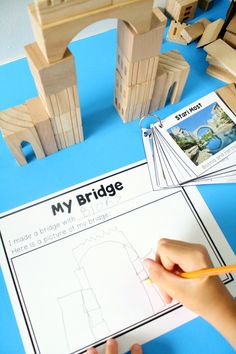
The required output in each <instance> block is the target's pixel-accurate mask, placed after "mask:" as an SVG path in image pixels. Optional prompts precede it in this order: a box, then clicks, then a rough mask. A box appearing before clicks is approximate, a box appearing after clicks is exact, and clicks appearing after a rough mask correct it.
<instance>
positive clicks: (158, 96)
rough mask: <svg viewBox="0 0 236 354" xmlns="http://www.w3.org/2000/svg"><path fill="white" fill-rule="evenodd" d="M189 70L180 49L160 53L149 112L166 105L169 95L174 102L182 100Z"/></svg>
mask: <svg viewBox="0 0 236 354" xmlns="http://www.w3.org/2000/svg"><path fill="white" fill-rule="evenodd" d="M189 70H190V66H189V64H188V63H187V62H186V60H185V59H184V58H183V56H182V55H181V54H180V53H179V51H178V50H171V51H170V52H167V53H163V54H161V55H160V57H159V65H158V70H157V77H156V81H155V86H154V91H153V96H152V100H151V104H150V107H149V113H151V112H154V111H156V110H157V109H159V108H162V107H164V106H165V105H166V103H167V99H168V96H170V102H171V103H172V104H173V103H176V102H178V101H179V100H180V97H181V95H182V92H183V89H184V86H185V84H186V81H187V78H188V74H189Z"/></svg>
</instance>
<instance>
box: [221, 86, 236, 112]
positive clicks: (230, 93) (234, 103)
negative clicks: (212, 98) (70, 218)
mask: <svg viewBox="0 0 236 354" xmlns="http://www.w3.org/2000/svg"><path fill="white" fill-rule="evenodd" d="M216 93H217V95H219V96H220V98H221V99H222V100H223V101H224V102H225V104H226V105H227V106H228V107H229V108H230V109H231V111H232V112H233V113H234V114H235V115H236V85H235V84H230V85H228V86H224V87H221V88H219V89H218V90H216Z"/></svg>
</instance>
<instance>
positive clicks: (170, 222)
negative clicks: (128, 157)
mask: <svg viewBox="0 0 236 354" xmlns="http://www.w3.org/2000/svg"><path fill="white" fill-rule="evenodd" d="M163 236H164V237H169V238H173V239H179V240H183V241H189V242H197V243H202V244H204V245H205V246H206V247H207V249H208V251H209V253H210V256H211V258H212V261H213V263H214V265H215V266H221V265H225V264H231V263H235V256H234V253H233V252H232V250H231V248H230V246H229V245H228V243H227V241H226V239H225V237H224V235H223V234H222V232H221V230H220V229H219V227H218V225H217V223H216V222H215V220H214V218H213V216H212V215H211V213H210V211H209V209H208V208H207V206H206V204H205V202H204V201H203V199H202V198H201V196H200V194H199V193H198V191H197V189H196V188H195V187H187V188H185V189H183V188H179V189H174V190H161V191H153V189H152V185H151V182H150V176H149V170H148V166H147V163H146V162H145V161H142V162H140V163H138V164H134V165H131V166H128V167H125V168H123V169H120V170H117V171H113V172H112V173H110V174H107V175H104V176H101V177H99V178H97V179H94V180H91V181H88V182H86V183H83V184H81V185H76V186H74V187H73V188H70V189H67V190H63V191H61V192H59V193H56V194H54V195H50V196H48V197H46V198H43V199H40V200H37V201H35V202H33V203H30V204H27V205H24V206H22V207H20V208H17V209H14V210H11V211H8V212H7V213H5V214H2V215H1V216H0V240H1V242H0V244H1V245H0V259H1V266H2V270H3V274H4V277H5V281H6V284H7V287H8V290H9V294H10V298H11V301H12V305H13V308H14V311H15V315H16V318H17V322H18V326H19V329H20V332H21V336H22V339H23V343H24V346H25V351H26V353H27V354H31V353H32V354H33V353H34V354H36V353H37V354H39V353H40V354H52V353H56V354H72V353H73V354H75V353H81V352H83V351H85V350H86V348H88V347H90V346H98V350H102V348H103V345H104V343H105V341H106V340H107V338H110V337H117V338H118V341H119V345H120V348H121V351H122V352H124V351H127V350H128V349H129V346H130V345H131V344H132V343H135V342H139V343H141V344H142V343H144V342H146V341H148V340H150V339H152V338H155V337H157V336H159V335H161V334H163V333H165V332H168V331H169V330H171V329H173V328H175V327H177V326H179V325H181V324H183V323H184V322H186V321H189V320H190V319H192V318H194V316H195V315H194V314H192V313H191V312H190V311H188V310H187V309H185V308H184V307H183V306H182V305H181V304H179V303H176V302H173V303H172V304H170V305H168V306H167V305H165V303H164V301H163V299H162V297H161V294H160V292H159V289H158V287H157V286H155V285H153V284H147V282H145V279H146V278H147V277H148V273H147V269H146V268H145V266H144V262H143V260H144V259H145V258H146V257H154V255H155V250H156V246H157V243H158V240H159V239H160V238H161V237H163ZM222 281H223V282H224V283H225V284H226V285H227V287H228V288H229V289H230V291H231V292H232V293H233V295H234V296H235V295H236V283H235V279H234V277H233V276H232V275H231V274H227V275H224V276H222Z"/></svg>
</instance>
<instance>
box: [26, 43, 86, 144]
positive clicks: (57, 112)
mask: <svg viewBox="0 0 236 354" xmlns="http://www.w3.org/2000/svg"><path fill="white" fill-rule="evenodd" d="M25 50H26V55H27V59H28V62H29V66H30V68H31V73H32V75H33V76H34V80H35V84H36V87H37V90H38V93H39V97H40V98H41V100H42V103H43V105H44V107H45V109H46V111H47V113H48V115H49V117H50V119H51V123H52V127H53V132H54V135H55V139H56V142H57V146H58V148H59V149H63V148H65V147H68V146H71V145H73V144H76V143H79V142H81V141H82V140H83V130H82V122H81V114H80V106H79V99H78V92H77V81H76V72H75V63H74V58H73V55H72V54H71V53H70V51H69V49H67V50H66V53H65V55H64V57H63V59H61V60H59V61H58V62H56V63H52V64H49V63H47V61H46V60H45V58H44V56H43V54H42V52H41V50H40V48H39V47H38V45H37V43H33V44H30V45H28V46H26V47H25Z"/></svg>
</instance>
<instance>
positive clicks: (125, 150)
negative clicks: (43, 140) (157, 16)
mask: <svg viewBox="0 0 236 354" xmlns="http://www.w3.org/2000/svg"><path fill="white" fill-rule="evenodd" d="M228 6H229V1H227V0H218V1H217V0H216V1H215V5H214V7H213V8H212V9H210V10H209V11H207V12H206V13H204V12H203V11H201V10H198V11H197V16H196V18H200V17H203V16H204V17H208V18H209V19H210V20H215V19H217V18H219V17H222V18H224V17H225V14H226V11H227V8H228ZM196 18H195V19H194V21H196ZM16 30H17V29H16ZM70 49H71V51H72V52H73V54H74V56H75V59H76V69H77V76H78V82H79V84H78V85H79V96H80V102H81V112H82V120H83V128H84V136H85V141H84V142H83V143H81V144H78V145H74V146H72V147H70V148H67V149H65V150H62V151H60V152H58V153H55V154H53V155H51V156H48V157H47V158H45V159H42V160H39V161H38V160H35V159H34V160H32V161H30V163H29V164H27V165H26V166H24V167H20V166H18V165H17V163H16V162H15V160H14V158H13V157H12V155H11V154H10V152H9V150H8V148H7V146H6V144H5V142H4V140H3V139H2V137H0V212H4V211H7V210H9V209H11V208H14V207H17V206H20V205H22V204H24V203H26V202H30V201H33V200H35V199H37V198H39V197H43V196H46V195H48V194H50V193H53V192H56V191H59V190H61V189H63V188H66V187H69V186H72V185H74V184H76V183H79V182H82V181H85V180H87V179H89V178H92V177H96V176H99V175H101V174H103V173H106V172H109V171H112V170H114V169H117V168H120V167H123V166H126V165H128V164H130V163H133V162H136V161H139V160H141V159H144V158H145V154H144V149H143V144H142V139H141V134H140V128H139V122H138V120H136V121H134V122H132V123H128V124H123V123H122V121H121V119H120V118H119V116H118V114H117V113H116V111H115V109H114V107H113V92H114V71H115V60H116V30H112V31H109V32H106V33H103V34H100V35H97V36H93V37H90V38H87V39H84V40H80V41H77V42H73V43H71V44H70ZM171 49H178V50H179V51H180V52H181V53H182V55H183V56H184V57H185V59H186V60H187V61H188V62H189V64H190V65H191V71H190V76H189V78H188V81H187V84H186V87H185V89H184V93H183V96H182V99H181V101H180V102H179V103H177V104H175V105H171V104H168V105H167V106H166V107H165V108H163V109H162V110H160V111H158V114H159V116H160V117H161V118H164V117H166V116H168V115H169V114H171V113H173V112H175V111H176V110H178V109H180V108H182V107H184V106H186V105H187V104H189V103H191V102H193V101H195V100H197V99H198V98H200V97H202V96H204V95H206V94H207V93H209V92H211V91H213V90H215V89H216V88H218V87H221V86H223V85H224V83H223V82H221V81H219V80H216V79H214V78H212V77H210V76H208V75H206V74H205V71H206V68H207V63H206V61H205V57H206V53H205V52H204V50H203V49H196V43H192V44H190V45H188V46H184V45H178V44H175V43H172V42H167V41H166V40H165V39H164V40H163V45H162V48H161V51H162V52H166V51H169V50H171ZM34 96H37V91H36V88H35V85H34V81H33V78H32V76H31V73H30V70H29V68H28V65H27V61H26V59H21V60H17V61H15V62H12V63H9V64H6V65H3V66H0V97H1V98H0V110H4V109H7V108H9V107H12V106H15V105H18V104H21V103H23V102H24V101H25V100H27V99H29V98H31V97H34ZM198 189H199V191H200V193H201V195H202V196H203V198H204V200H205V201H206V203H207V204H208V206H209V208H210V210H211V212H212V214H213V215H214V217H215V219H216V220H217V222H218V224H219V226H220V227H221V229H222V231H223V233H224V234H225V236H226V238H227V240H228V242H229V244H230V245H231V247H232V249H233V250H234V252H235V250H236V238H235V230H236V217H235V215H236V202H235V200H236V185H235V184H225V185H209V186H201V187H199V188H198ZM49 335H50V334H49ZM143 349H144V353H147V354H148V353H152V354H153V353H158V354H196V353H198V354H199V353H202V354H204V353H214V354H218V353H219V354H230V353H234V352H235V351H234V350H233V349H232V348H231V347H230V345H229V344H228V343H227V342H226V341H225V340H224V338H222V337H221V336H220V334H219V333H217V332H216V330H214V329H213V328H212V327H211V326H210V325H209V324H208V323H206V322H205V321H204V320H202V319H201V318H197V319H195V320H193V321H191V322H189V323H187V324H185V325H183V326H181V327H179V328H177V329H175V330H173V331H171V332H169V333H167V334H165V335H163V336H161V337H159V338H156V339H154V340H152V341H151V342H149V343H146V344H145V345H144V346H143ZM24 353H25V351H24V348H23V345H22V342H21V338H20V335H19V331H18V328H17V324H16V321H15V317H14V313H13V310H12V307H11V303H10V300H9V296H8V293H7V289H6V286H5V282H4V279H3V276H2V273H1V271H0V354H24ZM51 354H57V353H51Z"/></svg>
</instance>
